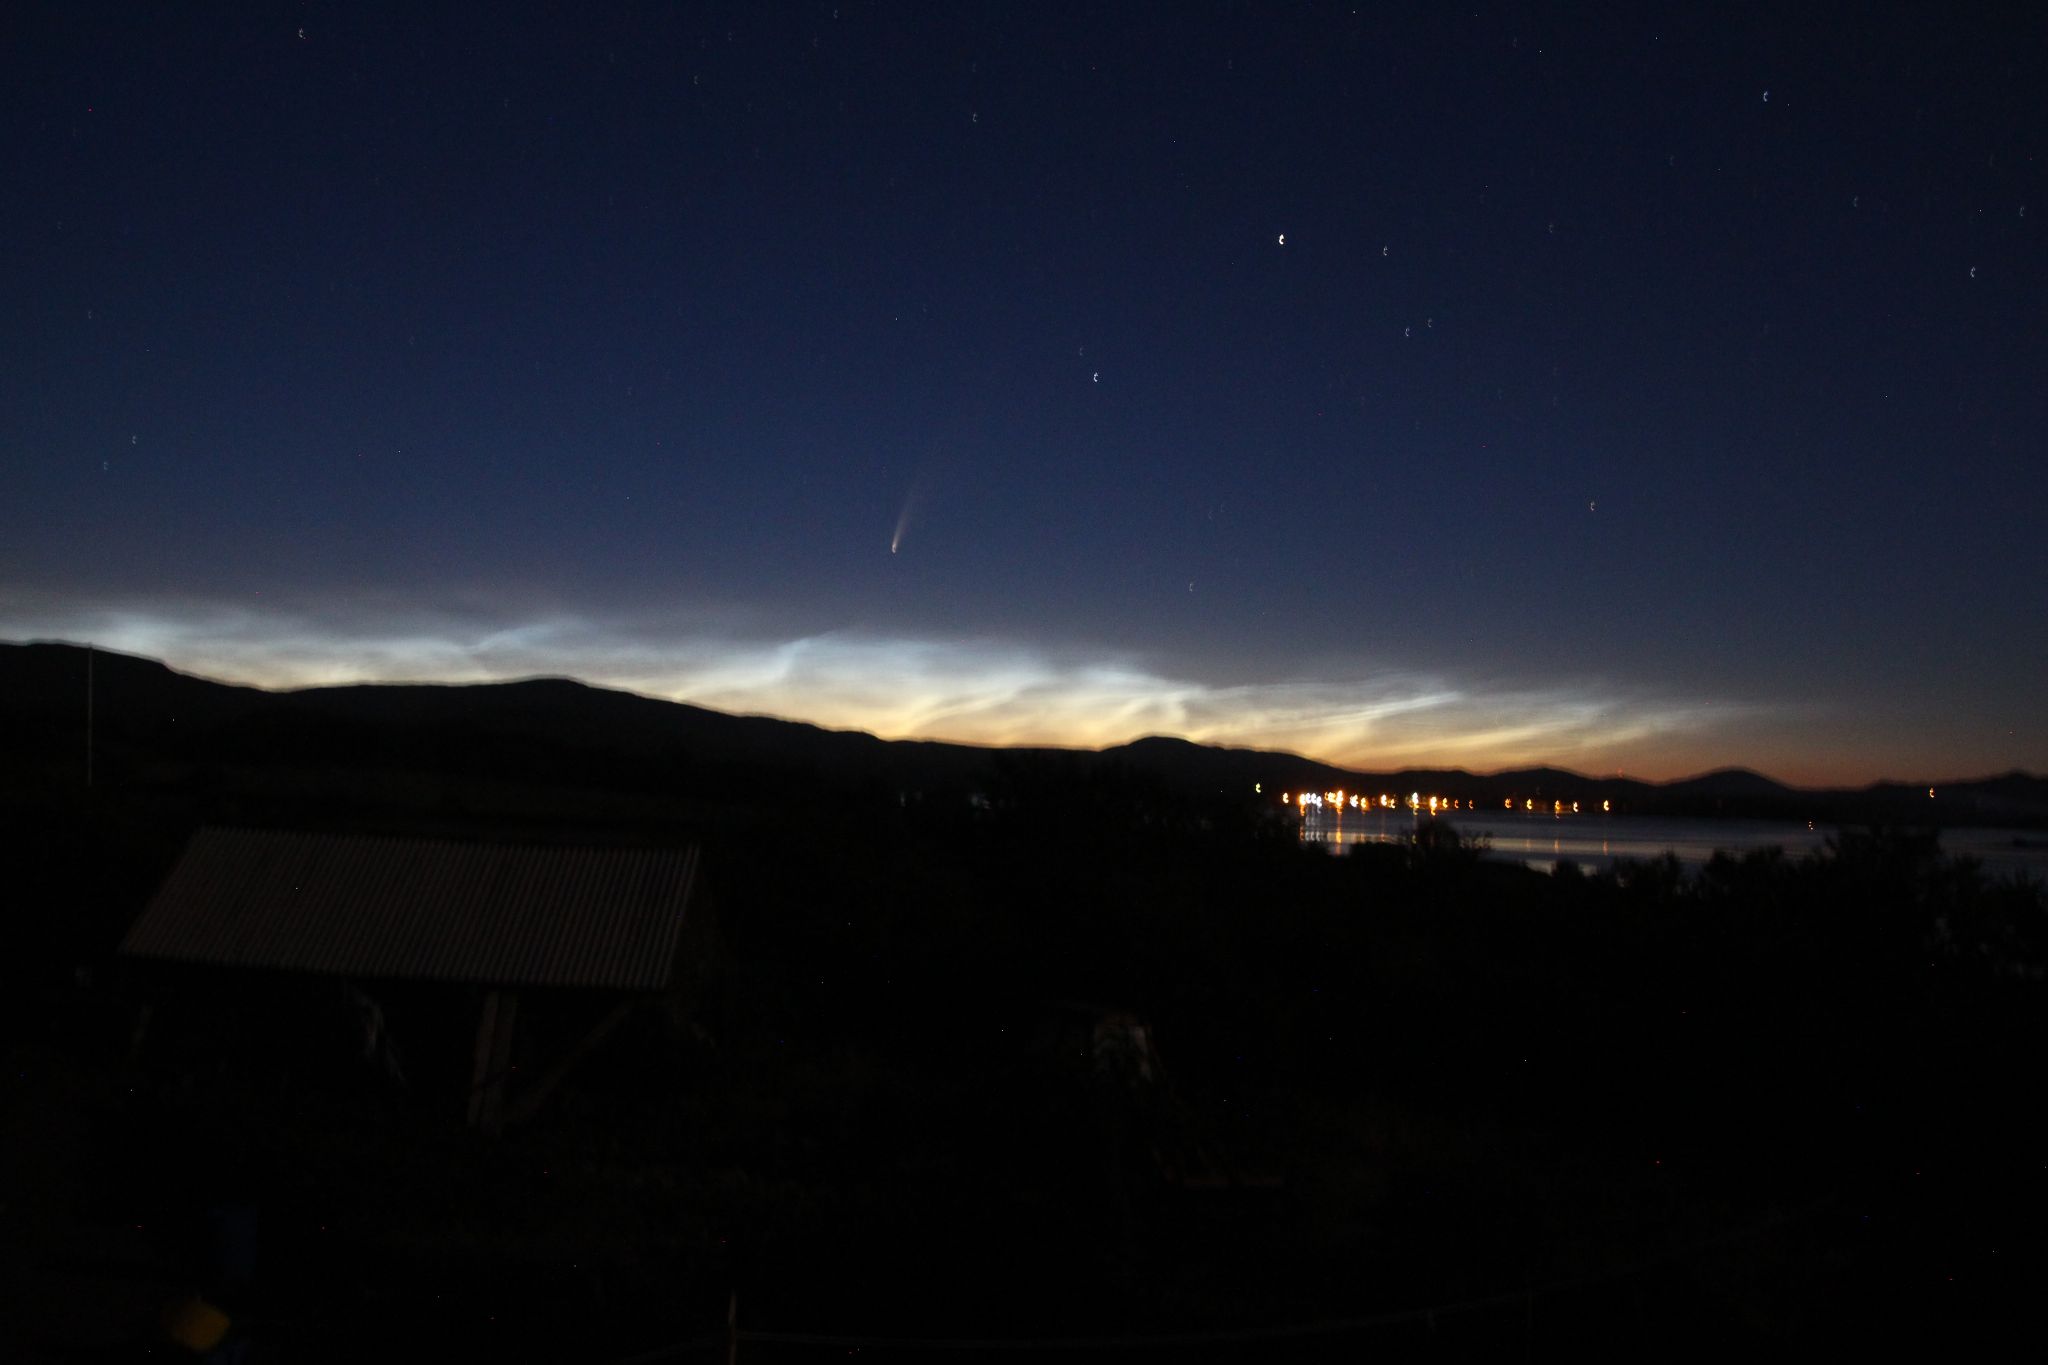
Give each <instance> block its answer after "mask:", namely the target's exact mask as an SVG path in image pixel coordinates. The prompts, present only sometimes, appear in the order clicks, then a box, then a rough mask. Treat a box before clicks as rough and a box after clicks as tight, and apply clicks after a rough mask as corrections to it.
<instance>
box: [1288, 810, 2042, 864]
mask: <svg viewBox="0 0 2048 1365" xmlns="http://www.w3.org/2000/svg"><path fill="white" fill-rule="evenodd" d="M1430 819H1431V817H1430V816H1429V815H1427V814H1422V815H1410V814H1409V813H1408V812H1406V811H1397V810H1375V811H1370V812H1368V811H1344V812H1336V811H1317V810H1313V809H1311V810H1310V811H1309V812H1308V813H1307V815H1306V816H1305V817H1304V818H1303V820H1302V825H1301V837H1302V841H1303V842H1304V843H1316V844H1324V845H1327V846H1328V847H1329V848H1330V850H1331V851H1332V852H1341V851H1342V850H1343V848H1344V846H1346V845H1350V844H1405V843H1407V842H1408V841H1409V839H1410V838H1411V837H1412V836H1413V834H1414V833H1415V830H1416V829H1417V828H1418V827H1419V826H1421V825H1423V824H1425V823H1427V822H1428V821H1429V820H1430ZM1448 823H1449V824H1450V825H1451V826H1452V827H1453V828H1455V829H1456V830H1457V831H1458V835H1459V837H1460V838H1463V839H1467V840H1474V839H1485V840H1487V841H1488V842H1489V843H1490V845H1491V851H1490V856H1492V857H1495V858H1505V859H1511V860H1513V861H1517V862H1521V863H1526V864H1527V865H1528V866H1530V867H1533V868H1538V869H1540V870H1542V871H1545V872H1548V871H1550V870H1551V869H1552V868H1554V867H1556V866H1557V864H1558V863H1560V862H1573V863H1577V864H1578V865H1579V869H1580V870H1581V871H1583V872H1589V873H1592V872H1604V871H1606V870H1607V869H1608V868H1610V867H1612V866H1613V865H1614V864H1615V863H1616V862H1618V861H1621V860H1622V859H1633V860H1637V861H1646V860H1648V859H1651V858H1657V857H1661V856H1663V855H1664V854H1666V853H1671V854H1675V855H1676V856H1677V858H1678V861H1679V862H1680V863H1681V864H1683V865H1684V866H1685V867H1686V868H1687V869H1688V870H1692V869H1697V868H1699V867H1701V866H1703V865H1704V864H1705V863H1706V862H1707V861H1708V860H1709V859H1711V858H1712V857H1713V856H1714V854H1715V853H1716V852H1717V851H1719V850H1722V849H1726V850H1728V851H1729V852H1731V853H1734V854H1737V855H1738V856H1739V855H1741V854H1744V853H1748V852H1751V851H1753V850H1756V849H1761V848H1773V847H1776V848H1782V849H1783V850H1785V856H1786V857H1788V858H1798V857H1802V856H1804V855H1805V854H1808V853H1812V852H1814V851H1815V850H1817V849H1819V848H1820V847H1821V846H1822V844H1824V843H1825V842H1826V841H1827V839H1828V837H1829V836H1830V835H1832V834H1834V833H1836V832H1837V827H1835V826H1830V825H1816V826H1815V827H1813V828H1811V829H1809V828H1807V826H1806V825H1804V824H1803V823H1802V824H1789V823H1784V822H1779V821H1770V820H1687V819H1666V818H1656V817H1650V816H1633V815H1534V814H1530V815H1525V814H1522V813H1520V812H1513V813H1510V812H1505V811H1504V812H1501V813H1500V814H1498V815H1493V814H1482V815H1476V816H1468V817H1465V818H1459V817H1457V816H1453V817H1451V818H1450V820H1449V821H1448ZM1941 848H1942V851H1943V852H1944V853H1949V854H1961V855H1964V856H1967V857H1971V858H1975V859H1977V860H1978V861H1979V862H1981V863H1982V864H1983V865H1984V871H1985V872H1986V873H1987V874H1990V875H1992V876H2010V875H2012V874H2013V873H2015V872H2022V871H2024V872H2030V873H2032V874H2033V875H2034V876H2036V877H2048V834H2043V833H2041V832H2040V831H2026V830H2011V829H1954V830H1944V831H1943V832H1942V835H1941Z"/></svg>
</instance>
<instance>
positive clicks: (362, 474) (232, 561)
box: [0, 2, 2048, 783]
mask: <svg viewBox="0 0 2048 1365" xmlns="http://www.w3.org/2000/svg"><path fill="white" fill-rule="evenodd" d="M29 8H31V9H32V11H33V12H28V13H24V11H23V7H9V10H8V17H7V18H5V19H4V20H0V70H4V72H5V79H4V80H0V108H4V111H5V119H6V136H5V138H4V141H0V159H4V178H0V183H4V186H5V189H4V192H0V249H4V259H5V263H6V264H5V269H4V270H0V307H4V314H0V315H4V318H5V324H4V327H0V635H4V636H5V637H6V638H10V639H29V638H64V639H71V640H77V641H87V640H90V641H93V642H95V643H97V644H99V645H101V646H103V647H107V648H113V649H121V650H126V651H130V652H136V653H143V654H149V655H152V656H155V657H160V658H163V659H165V660H166V661H167V662H169V663H171V664H172V665H173V666H176V667H179V668H183V669H187V670H190V671H195V672H200V673H204V674H207V675H209V676H215V677H223V678H229V679H233V680H237V681H245V682H256V683H261V684H265V685H271V686H284V685H301V684H306V683H314V682H332V681H340V680H354V679H365V678H372V679H424V680H443V681H459V680H470V679H478V678H501V677H520V676H529V675H532V674H536V673H549V674H567V675H570V676H575V677H580V678H584V679H586V680H588V681H592V682H596V683H603V684H608V685H613V686H622V687H628V688H632V689H634V690H637V691H642V692H646V693H649V694H652V695H658V696H664V697H675V698H679V699H683V700H689V701H694V702H699V703H702V704H705V705H710V706H715V707H719V708H721V709H725V710H732V711H746V712H765V713H771V714H776V715H785V716H792V717H797V718H801V719H806V720H812V721H817V722H819V723H823V724H828V725H833V726H843V727H857V728H862V729H868V730H872V731H874V732H876V733H879V734H883V735H888V736H904V735H918V736H927V737H937V738H948V739H961V740H970V741H977V742H994V743H1012V742H1027V741H1028V742H1035V743H1057V744H1077V745H1090V746H1093V745H1097V744H1103V743H1112V742H1118V741H1121V740H1125V739H1130V738H1134V737H1136V736H1138V735H1142V734H1146V733H1172V734H1182V735H1187V736H1189V737H1191V738H1195V739H1201V740H1207V741H1213V742H1226V743H1233V744H1246V745H1254V746H1258V747H1268V748H1285V749H1291V750H1295V751H1299V752H1305V753H1309V754H1312V755H1315V756H1317V757H1322V758H1328V759H1332V760H1336V761H1340V762H1344V763H1348V764H1352V765H1357V766H1363V767H1392V766H1398V765H1403V764H1432V765H1434V764H1446V765H1449V764H1456V765H1460V766H1465V767H1469V768H1474V769H1480V770H1490V769H1495V768H1501V767H1507V766H1520V765H1523V764H1528V763H1534V762H1553V763H1558V764H1561V765H1563V766H1567V767H1573V768H1577V769H1579V770H1581V771H1587V772H1600V773H1611V772H1614V771H1625V772H1627V773H1629V774H1631V775H1634V776H1640V777H1647V778H1657V779H1661V778H1671V777H1677V776H1682V775H1685V774H1687V773H1691V772H1697V771H1701V770H1704V769H1708V768H1712V767H1717V766H1722V765H1727V764H1741V765H1746V766H1750V767H1754V768H1757V769H1760V770H1762V771H1764V772H1767V773H1769V774H1771V775H1773V776H1776V777H1779V778H1782V779H1785V780H1788V781H1794V782H1803V783H1824V782H1856V783H1860V782H1865V781H1869V780H1873V779H1876V778H1879V777H1900V778H1905V779H1920V780H1930V779H1936V778H1948V777H1962V776H1973V775H1981V774H1984V773H1989V772H1993V771H1999V770H2003V769H2007V768H2012V767H2015V766H2017V767H2025V768H2030V769H2034V770H2041V769H2048V708H2044V706H2043V705H2042V698H2043V695H2044V693H2048V688H2044V682H2048V550H2044V544H2048V536H2044V534H2043V530H2044V523H2048V515H2044V514H2048V474H2044V454H2048V452H2044V449H2043V431H2044V429H2048V423H2044V419H2048V397H2044V392H2048V363H2044V362H2048V336H2044V332H2048V288H2044V285H2048V254H2044V252H2048V242H2044V229H2048V160H2044V158H2048V61H2044V56H2048V44H2044V40H2043V28H2042V25H2041V24H2040V23H2039V22H2038V20H2028V21H2026V22H2024V24H2023V23H2021V21H2020V19H2021V15H2022V14H2023V10H2021V9H2020V8H2018V7H2015V8H2013V9H2011V10H2010V11H2007V13H2008V14H2009V15H2010V22H2009V25H2008V21H2007V20H2001V19H1995V18H1981V17H1980V18H1974V19H1973V18H1963V19H1957V18H1955V17H1952V16H1951V15H1949V14H1947V13H1945V12H1944V9H1945V7H1941V6H1931V5H1914V6H1906V7H1902V8H1900V9H1898V10H1896V11H1887V10H1880V9H1873V8H1871V7H1867V6H1856V7H1849V8H1845V9H1843V10H1841V11H1840V12H1838V13H1836V14H1834V15H1832V16H1823V15H1821V14H1820V13H1819V12H1818V11H1817V9H1816V7H1813V6H1807V5H1794V4H1780V5H1774V6H1766V7H1758V8H1756V9H1754V10H1745V11H1743V14H1742V15H1741V16H1740V17H1732V18H1731V17H1730V15H1728V14H1724V13H1720V12H1719V11H1721V10H1724V9H1726V8H1727V7H1721V6H1706V7H1693V8H1694V9H1696V10H1697V11H1699V12H1695V13H1691V14H1688V15H1680V16H1674V15H1670V14H1663V13H1658V12H1656V11H1655V10H1654V9H1652V8H1650V7H1642V6H1633V5H1631V6H1619V7H1614V8H1613V9H1612V11H1611V12H1610V13H1609V14H1608V15H1607V16H1606V17H1604V18H1601V19H1599V20H1597V21H1595V20H1588V19H1581V18H1576V17H1574V18H1562V19H1561V18H1557V17H1545V16H1544V15H1543V14H1540V13H1537V12H1534V11H1531V10H1529V9H1527V8H1524V7H1520V6H1515V7H1506V8H1503V7H1496V6H1492V5H1487V6H1480V7H1473V6H1466V7H1464V8H1462V9H1455V10H1454V9H1453V8H1452V7H1449V6H1443V5H1434V4H1431V5H1422V6H1417V7H1415V8H1414V9H1412V10H1410V9H1406V8H1402V9H1382V8H1380V7H1372V6H1367V7H1358V8H1353V7H1352V6H1348V5H1343V6H1332V5H1327V4H1317V5H1299V6H1297V5H1276V6H1272V7H1253V6H1245V5H1237V4H1230V5H1222V6H1198V5H1162V6H1156V7H1153V6H1142V5H1125V4H1104V5H1090V6H1059V5H1038V4H1030V5H1025V4H1018V5H966V4H940V5H931V6H910V5H896V4H881V5H875V4H859V3H839V4H833V3H815V4H804V5H789V6H777V5H766V4H755V3H746V4H733V5H725V6H701V5H692V6H683V5H675V6H671V5H664V4H642V5H635V6H610V5H603V4H593V5H563V6H551V7H548V8H547V9H545V10H542V9H532V10H529V9H526V8H525V7H523V6H501V5H489V6H476V7H473V8H469V9H466V10H461V11H456V10H453V9H449V10H443V9H442V8H441V7H439V6H416V5H409V4H408V5H395V6H389V7H385V6H379V5H367V4H353V3H351V4H333V3H321V4H297V5H287V4H247V5H229V6H217V7H203V8H202V7H199V6H188V5H146V4H136V5H132V6H100V5H92V4H84V3H68V2H67V3H59V4H51V5H47V6H39V7H29ZM1571 8H1573V9H1576V8H1577V7H1571ZM423 10H432V11H434V13H433V14H432V15H430V16H423V15H422V13H420V11H423Z"/></svg>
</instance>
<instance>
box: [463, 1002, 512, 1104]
mask: <svg viewBox="0 0 2048 1365" xmlns="http://www.w3.org/2000/svg"><path fill="white" fill-rule="evenodd" d="M518 1015H519V995H518V993H517V992H516V991H499V990H492V991H490V992H488V993H487V994H485V996H484V1007H483V1013H482V1016H481V1017H480V1018H479V1019H478V1020H477V1026H476V1065H475V1067H474V1069H473V1071H472V1074H471V1076H470V1082H469V1122H470V1126H471V1127H474V1128H476V1129H477V1130H479V1131H480V1132H482V1133H483V1135H484V1136H485V1137H496V1136H497V1135H498V1130H499V1128H500V1127H502V1126H503V1125H502V1124H501V1123H500V1121H499V1114H500V1112H501V1111H502V1110H503V1108H504V1104H505V1076H506V1073H507V1072H508V1071H509V1070H510V1069H511V1064H512V1025H513V1023H514V1021H515V1020H516V1019H517V1018H518Z"/></svg>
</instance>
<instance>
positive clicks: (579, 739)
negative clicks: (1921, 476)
mask: <svg viewBox="0 0 2048 1365" xmlns="http://www.w3.org/2000/svg"><path fill="white" fill-rule="evenodd" d="M87 671H88V651H87V650H86V649H84V648H83V647H80V646H75V645H68V644H53V643H32V644H0V746H4V752H5V753H6V754H7V755H8V759H7V764H8V765H9V767H11V768H12V769H14V770H17V771H18V772H19V773H20V774H21V775H22V777H23V780H25V781H27V780H37V781H43V782H56V783H64V782H69V781H73V780H75V779H76V778H77V777H78V776H79V775H80V774H82V772H83V764H84V756H85V749H86V709H87ZM90 671H91V693H92V746H93V750H94V762H95V765H96V768H97V771H98V773H99V774H100V777H101V780H103V781H104V780H109V779H111V778H113V777H114V776H115V775H116V774H118V773H122V772H127V773H130V774H150V775H153V776H152V777H151V780H155V781H166V782H168V781H173V780H186V779H189V780H195V781H196V780H200V778H203V777H205V776H206V775H207V774H218V773H220V772H223V771H226V770H229V769H232V770H234V771H237V772H247V771H251V770H256V769H282V770H292V771H297V772H301V773H307V772H310V773H346V772H362V773H373V772H378V773H434V772H439V773H460V774H464V775H467V777H469V778H471V779H475V780H488V781H496V782H517V783H527V784H540V785H543V786H548V785H552V786H557V787H568V788H581V789H591V790H598V789H603V790H619V791H637V792H645V793H650V794H661V795H672V796H678V797H688V798H690V799H692V800H696V801H698V802H706V803H719V802H740V803H745V802H765V801H777V800H782V799H785V798H786V797H787V796H788V795H789V794H791V793H810V794H811V795H812V796H822V795H825V794H826V793H828V792H836V793H846V792H853V791H866V792H870V793H885V794H890V795H891V796H892V798H893V799H900V800H907V799H910V797H911V796H912V795H914V794H915V795H923V794H927V793H931V794H938V793H945V792H954V793H973V792H976V791H987V790H992V789H996V788H1000V787H1001V785H1002V784H1003V783H1004V782H1006V781H1013V780H1014V778H1015V777H1016V776H1017V775H1018V774H1020V773H1023V772H1026V771H1030V772H1034V773H1037V774H1039V776H1038V777H1037V778H1036V779H1034V780H1036V781H1038V782H1040V783H1041V784H1042V783H1043V782H1045V781H1047V780H1053V781H1067V780H1075V779H1080V778H1085V777H1088V776H1090V775H1097V774H1099V775H1112V774H1116V773H1124V774H1128V775H1131V776H1137V777H1142V778H1144V779H1146V780H1147V781H1150V782H1154V783H1159V784H1163V785H1164V786H1165V787H1167V788H1170V789H1172V790H1175V791H1179V792H1182V793H1185V794H1187V795H1189V796H1199V797H1203V798H1215V797H1223V798H1227V799H1231V800H1242V801H1251V800H1254V799H1257V798H1255V796H1254V789H1255V788H1258V789H1259V793H1258V796H1259V797H1262V798H1263V799H1265V800H1270V801H1273V802H1275V803H1277V802H1278V800H1279V797H1280V795H1281V794H1282V793H1291V792H1296V791H1302V790H1308V791H1317V792H1324V791H1330V790H1334V789H1343V790H1345V791H1347V792H1354V793H1361V794H1375V795H1378V794H1388V795H1394V796H1395V797H1396V798H1397V799H1401V798H1405V797H1406V796H1407V795H1408V794H1409V793H1411V792H1416V793H1421V794H1425V795H1440V796H1444V797H1447V798H1455V799H1457V800H1458V801H1460V802H1462V803H1470V804H1473V805H1476V806H1479V807H1480V808H1482V809H1491V808H1494V807H1495V806H1497V805H1499V804H1503V803H1510V802H1512V803H1514V804H1516V805H1521V804H1523V803H1525V802H1529V801H1534V802H1537V803H1539V804H1548V803H1550V802H1554V801H1563V802H1566V803H1570V802H1573V801H1577V802H1580V803H1581V804H1582V805H1587V806H1588V808H1592V806H1593V804H1594V803H1599V802H1607V803H1610V805H1611V808H1612V809H1613V810H1615V811H1617V812H1632V813H1639V814H1675V815H1720V816H1763V817H1770V818H1780V819H1794V818H1796V819H1825V820H1830V821H1837V820H1856V821H1869V820H1894V821H1915V822H1923V823H1980V824H1981V823H2001V824H2016V825H2042V824H2048V779H2043V778H2040V777H2035V776H2032V775H2030V774H2027V773H2022V772H2012V773H2006V774H2002V775H1999V776H1997V777H1992V778H1987V779H1984V780H1982V781H1976V782H1951V783H1946V784H1943V783H1939V782H1937V783H1935V784H1934V787H1935V796H1934V797H1933V798H1929V797H1928V795H1927V788H1926V787H1925V786H1922V785H1917V784H1906V783H1880V784H1877V785H1874V786H1872V787H1869V788H1865V789H1863V790H1860V791H1827V792H1816V791H1801V790H1797V789H1794V788H1791V787H1787V786H1784V785H1783V784H1781V783H1778V782H1775V781H1773V780H1771V779H1770V778H1768V777H1764V776H1762V775H1761V774H1759V773H1755V772H1751V771H1749V770H1747V769H1741V768H1729V769H1723V770H1720V771H1716V772H1711V773H1705V774H1702V775H1700V776H1697V777H1691V778H1686V779H1684V780H1683V781H1679V782H1672V783H1666V784H1662V785H1658V784H1653V783H1646V782H1640V781H1635V780H1632V779H1626V778H1593V777H1587V776H1585V775H1583V774H1580V773H1574V772H1569V771H1567V770H1564V769H1559V768H1531V769H1524V770H1518V771H1513V772H1502V773H1493V774H1474V773H1471V772H1467V771H1465V770H1463V769H1459V768H1448V769H1419V768H1417V769H1403V770H1401V771H1398V772H1391V773H1362V772H1356V771H1351V770H1347V769H1343V768H1339V767H1336V766H1333V765H1331V764H1327V763H1321V762H1318V761H1316V760H1314V759H1310V758H1304V757H1302V756H1300V755H1298V754H1288V753H1274V752H1266V751H1262V750H1256V749H1239V748H1227V747H1221V746H1215V745H1206V744H1196V743H1192V742H1190V741H1188V740H1185V739H1177V738H1172V737H1168V736H1159V735H1154V736H1148V737H1146V738H1143V739H1138V740H1134V741H1132V742H1130V743H1128V744H1120V745H1116V746H1113V747H1111V748H1107V749H1103V750H1100V751H1092V750H1059V749H987V748H979V747H975V746H972V745H961V744H945V743H937V742H930V741H918V740H881V739H877V738H876V737H875V736H873V735H869V734H864V733H860V732H855V731H841V730H827V729H823V728H821V727H819V726H815V725H808V724H804V723H801V722H796V721H786V720H778V719H774V718H771V717H764V716H733V715H727V714H724V713H722V712H718V711H711V710H707V709H705V708H703V707H698V706H691V705H687V704H684V703H680V702H669V701H660V700H656V699H653V698H649V697H642V696H638V695H635V694H633V693H629V692H621V691H615V690H611V689H607V688H601V687H592V686H589V685H587V684H585V683H580V682H576V681H573V680H570V679H566V678H534V679H528V680H524V681H519V682H504V683H484V684H473V685H444V684H376V685H359V686H347V687H319V688H308V689H304V690H300V691H292V692H269V691H265V690H263V689H260V688H253V687H241V686H234V685H230V684H226V683H218V682H212V681H209V680H207V679H204V678H197V677H192V676H190V675H187V674H183V673H179V672H177V671H175V670H173V669H170V668H168V667H166V666H165V665H164V664H162V663H159V662H157V661H155V660H152V659H144V658H137V657H134V656H131V655H125V654H116V653H109V652H107V651H104V650H93V651H90ZM7 770H8V769H6V768H0V772H5V771H7ZM38 773H39V774H41V776H40V778H35V777H34V774H38ZM138 780H139V779H138ZM208 780H211V779H208Z"/></svg>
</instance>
